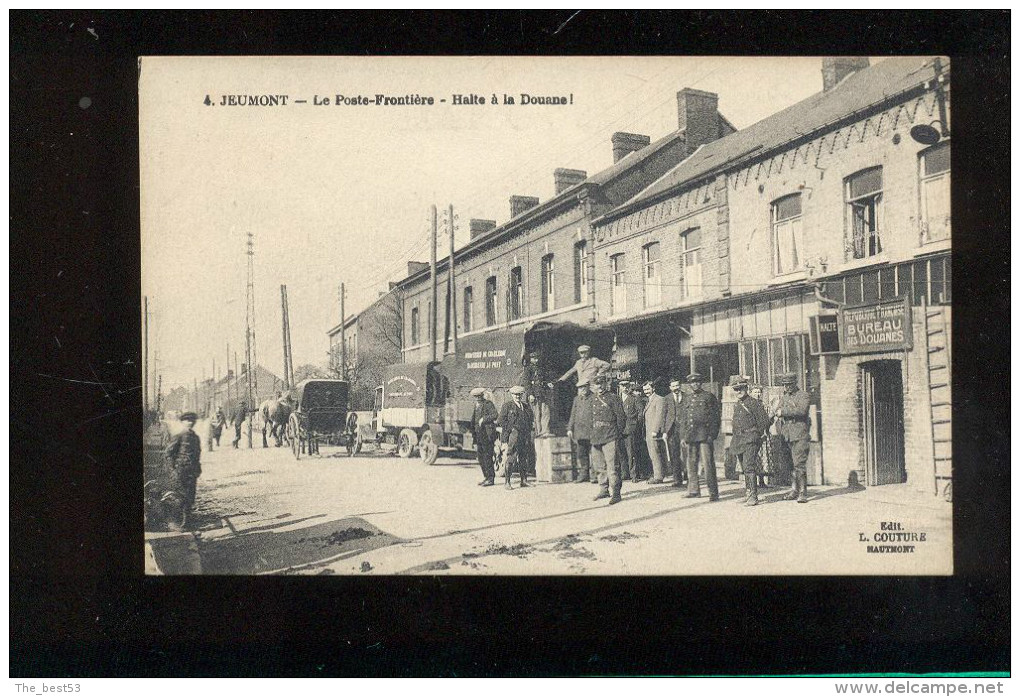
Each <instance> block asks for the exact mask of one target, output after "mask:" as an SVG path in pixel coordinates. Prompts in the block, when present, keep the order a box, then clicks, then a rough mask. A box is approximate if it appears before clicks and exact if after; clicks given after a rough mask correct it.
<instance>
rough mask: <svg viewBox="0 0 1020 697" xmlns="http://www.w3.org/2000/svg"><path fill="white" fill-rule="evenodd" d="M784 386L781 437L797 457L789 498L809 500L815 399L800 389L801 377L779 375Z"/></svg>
mask: <svg viewBox="0 0 1020 697" xmlns="http://www.w3.org/2000/svg"><path fill="white" fill-rule="evenodd" d="M776 382H778V383H779V384H780V385H782V386H783V396H782V397H780V398H779V402H778V403H777V404H776V412H775V417H776V424H777V430H778V431H779V437H780V441H781V442H782V444H783V445H784V446H785V449H786V450H787V451H788V452H789V453H790V458H791V459H792V460H793V486H792V487H791V489H790V493H788V494H787V495H786V496H785V497H783V498H785V499H786V500H787V501H793V500H796V501H797V502H798V503H807V459H808V454H809V453H810V452H811V417H810V415H809V413H810V409H811V402H810V400H809V399H808V395H807V393H806V392H804V391H802V390H800V389H798V387H797V376H796V375H794V374H793V373H786V374H785V375H780V376H778V377H777V378H776Z"/></svg>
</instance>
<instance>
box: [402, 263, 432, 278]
mask: <svg viewBox="0 0 1020 697" xmlns="http://www.w3.org/2000/svg"><path fill="white" fill-rule="evenodd" d="M428 267H429V264H428V262H427V261H409V262H407V275H408V276H413V275H415V274H416V273H419V272H421V271H424V270H425V269H427V268H428Z"/></svg>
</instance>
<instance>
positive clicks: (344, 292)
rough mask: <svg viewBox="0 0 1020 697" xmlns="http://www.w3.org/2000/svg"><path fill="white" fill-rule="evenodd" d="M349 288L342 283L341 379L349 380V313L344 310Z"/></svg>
mask: <svg viewBox="0 0 1020 697" xmlns="http://www.w3.org/2000/svg"><path fill="white" fill-rule="evenodd" d="M346 295H347V288H346V286H345V285H344V284H343V283H342V282H341V283H340V379H341V380H346V379H347V327H346V326H344V325H346V324H347V313H346V311H345V310H344V296H346Z"/></svg>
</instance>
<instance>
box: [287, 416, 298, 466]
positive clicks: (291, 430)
mask: <svg viewBox="0 0 1020 697" xmlns="http://www.w3.org/2000/svg"><path fill="white" fill-rule="evenodd" d="M287 438H288V439H289V440H290V449H291V452H293V453H294V459H295V460H300V459H301V424H300V423H298V418H297V415H296V414H291V415H290V419H289V420H288V421H287Z"/></svg>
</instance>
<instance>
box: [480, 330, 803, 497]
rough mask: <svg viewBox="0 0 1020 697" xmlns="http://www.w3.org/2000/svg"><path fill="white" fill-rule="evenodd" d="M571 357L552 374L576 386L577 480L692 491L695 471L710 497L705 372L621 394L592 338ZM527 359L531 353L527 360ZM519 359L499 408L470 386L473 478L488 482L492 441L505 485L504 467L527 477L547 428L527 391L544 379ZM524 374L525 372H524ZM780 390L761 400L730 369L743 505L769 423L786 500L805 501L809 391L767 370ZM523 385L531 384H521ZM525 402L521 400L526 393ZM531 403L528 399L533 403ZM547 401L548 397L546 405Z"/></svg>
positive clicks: (754, 485)
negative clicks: (784, 475) (476, 474)
mask: <svg viewBox="0 0 1020 697" xmlns="http://www.w3.org/2000/svg"><path fill="white" fill-rule="evenodd" d="M578 354H579V356H580V358H579V359H578V360H577V361H576V363H575V364H574V366H573V367H572V368H571V369H570V370H568V371H567V372H566V373H565V374H564V375H562V376H561V377H560V378H559V380H560V381H565V380H567V379H568V378H569V377H570V376H572V375H576V376H577V394H576V395H575V397H574V401H573V404H572V406H571V411H570V418H569V421H568V423H567V436H568V437H569V438H570V440H571V442H572V445H573V448H574V452H575V455H576V462H577V478H576V479H575V481H576V482H595V483H596V484H597V485H598V486H599V493H598V494H597V495H596V497H595V500H600V499H604V498H608V499H609V504H610V505H613V504H616V503H619V502H620V501H621V488H622V482H623V480H625V479H629V480H631V481H634V482H641V481H647V482H648V483H649V484H662V483H664V482H665V480H666V479H667V478H668V477H669V476H672V486H673V487H676V488H683V487H685V486H686V489H687V492H686V496H687V497H688V498H697V497H700V496H701V478H702V477H703V478H704V482H705V486H706V488H707V490H708V499H709V501H717V500H718V499H719V483H718V479H717V476H716V467H715V441H716V439H717V438H718V437H719V431H720V428H721V424H722V409H721V405H720V403H719V400H718V399H717V398H716V397H715V395H713V394H711V393H710V392H707V391H705V389H704V382H705V380H704V377H703V376H702V375H701V374H699V373H697V372H693V373H691V374H689V375H688V376H687V378H686V381H685V382H686V383H687V385H688V389H687V391H684V390H683V387H682V385H683V382H682V381H681V380H679V379H675V380H672V381H671V382H670V383H669V392H668V393H666V394H662V393H661V392H662V390H660V389H659V382H658V381H647V382H645V383H644V384H643V385H639V384H637V383H632V382H630V381H626V380H623V381H620V383H619V384H620V388H621V394H622V399H621V396H618V395H617V394H616V393H615V392H614V391H613V389H612V380H611V379H610V377H609V374H608V373H609V368H610V365H609V363H607V362H605V361H603V360H600V359H598V358H594V357H592V356H591V348H590V347H588V346H580V347H578ZM531 363H532V364H534V361H531ZM532 372H533V373H535V374H534V375H530V374H529V373H528V370H527V367H526V368H525V373H524V379H522V382H523V383H524V384H523V385H517V386H515V387H512V388H511V389H510V390H509V392H510V395H511V399H510V400H508V401H507V402H506V403H505V404H504V405H503V408H502V410H501V411H498V412H497V409H496V406H495V404H494V403H493V402H492V401H490V400H489V399H488V398H487V397H486V393H485V389H484V388H481V387H479V388H476V389H474V390H472V392H471V394H472V396H474V397H475V400H476V401H475V408H474V413H473V415H472V420H471V424H472V431H473V434H474V438H475V443H476V447H477V450H478V460H479V464H480V465H481V468H482V473H483V476H484V479H483V480H482V481H481V482H479V486H493V485H494V484H495V470H494V453H495V448H496V443H497V441H499V442H500V444H501V445H502V448H503V451H504V455H505V468H504V477H505V480H506V481H505V486H506V488H508V489H510V488H512V487H511V474H512V472H513V471H514V470H515V469H516V470H517V471H518V472H519V473H520V486H522V487H525V486H528V484H527V478H526V473H527V472H528V471H529V469H530V468H531V467H533V466H534V463H535V447H534V437H535V435H536V431H538V432H541V430H542V429H543V428H548V418H547V417H546V418H544V419H542V418H536V414H537V413H538V412H537V411H536V409H541V408H542V407H543V405H544V400H542V399H536V398H535V390H537V389H542V388H544V387H552V384H551V383H549V384H548V385H544V384H542V383H540V382H539V376H538V374H537V371H532ZM529 377H530V379H529ZM776 381H777V382H778V383H779V384H780V385H783V391H784V394H783V395H782V396H781V397H780V398H779V399H778V400H776V401H775V402H774V404H773V405H772V408H771V409H766V407H765V405H764V404H762V402H761V401H760V395H761V389H760V388H756V393H757V397H756V396H752V395H751V385H750V378H748V377H746V376H734V377H733V378H731V380H730V385H729V386H730V388H731V389H732V390H733V391H734V393H735V397H736V401H735V403H734V409H733V418H732V438H731V440H730V445H729V448H730V453H731V454H733V456H734V457H735V458H736V460H737V461H738V463H739V464H740V469H741V471H742V472H743V473H744V481H745V494H746V495H745V497H744V503H745V505H748V506H755V505H758V502H759V500H758V484H759V478H760V477H761V475H762V466H761V465H762V463H761V460H762V457H761V454H762V451H763V442H764V440H765V439H766V438H768V437H769V430H770V428H771V427H772V424H773V423H775V424H776V432H777V435H778V441H777V444H778V445H779V446H780V447H782V448H784V449H785V450H786V452H787V454H788V457H789V460H792V463H793V473H792V479H793V485H792V488H791V490H790V492H789V494H787V495H786V497H785V498H786V499H787V500H797V501H800V502H805V501H807V456H808V451H809V445H810V438H809V424H810V422H809V416H808V414H809V401H808V397H807V394H806V393H804V392H803V391H801V390H799V389H798V387H797V377H796V375H793V374H786V375H781V376H778V377H777V380H776ZM529 387H530V388H532V389H529ZM529 402H530V403H529ZM532 404H535V405H536V407H535V408H533V407H532ZM546 409H547V407H546Z"/></svg>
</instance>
